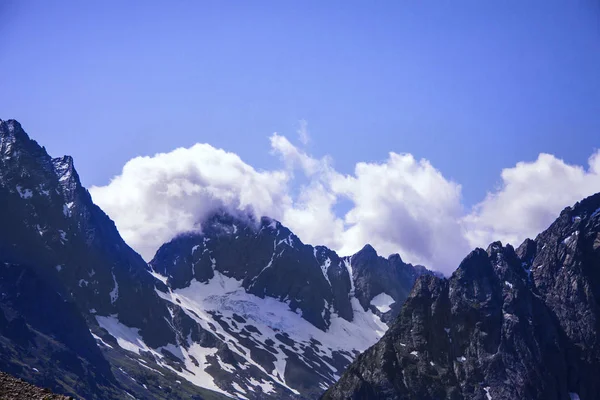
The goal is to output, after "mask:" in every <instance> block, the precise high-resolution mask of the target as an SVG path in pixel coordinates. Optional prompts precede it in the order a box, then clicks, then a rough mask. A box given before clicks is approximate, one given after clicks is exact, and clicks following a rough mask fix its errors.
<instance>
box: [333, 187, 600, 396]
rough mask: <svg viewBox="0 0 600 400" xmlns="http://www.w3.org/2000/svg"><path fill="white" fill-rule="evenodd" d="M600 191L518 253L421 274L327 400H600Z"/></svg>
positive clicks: (483, 256) (507, 250)
mask: <svg viewBox="0 0 600 400" xmlns="http://www.w3.org/2000/svg"><path fill="white" fill-rule="evenodd" d="M599 207H600V195H598V194H597V195H594V196H591V197H589V198H586V199H584V200H582V201H581V202H579V203H577V204H576V205H574V206H573V207H568V208H566V209H565V210H563V212H562V213H561V214H560V216H559V217H558V218H557V219H556V221H555V222H554V223H552V224H551V225H550V227H549V228H548V229H547V230H545V231H544V232H542V233H540V234H539V235H538V236H537V237H536V239H535V240H531V239H527V240H525V241H524V242H523V244H521V245H520V246H519V247H518V248H517V250H515V249H514V248H513V247H512V246H510V245H506V246H503V245H502V243H500V242H494V243H491V244H490V245H489V246H488V248H487V250H483V249H475V250H474V251H472V252H471V253H470V254H469V255H468V256H467V257H465V259H464V260H463V261H462V262H461V264H460V265H459V267H458V268H457V270H456V271H455V272H454V273H453V274H452V276H451V277H450V278H449V279H439V278H436V277H432V276H428V275H424V276H421V277H419V278H418V279H417V281H416V283H415V285H414V287H413V290H412V292H411V293H410V295H409V297H408V298H407V300H406V302H405V304H404V307H403V308H402V310H401V312H400V314H399V317H398V319H397V320H396V321H395V323H394V324H393V325H392V327H391V328H390V330H388V332H387V333H386V334H385V335H384V337H383V338H382V339H381V340H380V341H379V342H378V343H377V344H376V345H375V346H373V347H372V348H370V349H369V350H368V351H367V352H365V353H364V354H362V355H360V356H359V357H358V358H357V360H356V361H355V362H354V363H353V364H352V365H351V366H350V367H349V368H348V369H347V371H346V373H345V374H344V376H343V377H342V378H341V379H340V380H339V381H338V382H337V383H336V384H335V385H334V386H333V387H332V388H331V389H330V390H329V391H328V392H327V393H326V394H325V396H324V397H323V398H324V399H328V400H329V399H360V398H369V399H388V398H418V399H430V400H433V399H457V400H461V399H474V400H475V399H477V400H479V399H486V398H487V399H490V398H493V399H513V398H519V399H531V400H534V399H542V398H543V399H550V400H562V399H569V398H571V399H574V398H577V399H595V398H598V397H600V384H598V381H597V376H598V373H600V347H599V346H598V343H599V341H598V333H597V332H598V331H599V329H600V314H599V311H598V308H597V304H598V303H599V300H600V273H599V272H598V268H597V267H598V265H600V251H598V249H600V211H599Z"/></svg>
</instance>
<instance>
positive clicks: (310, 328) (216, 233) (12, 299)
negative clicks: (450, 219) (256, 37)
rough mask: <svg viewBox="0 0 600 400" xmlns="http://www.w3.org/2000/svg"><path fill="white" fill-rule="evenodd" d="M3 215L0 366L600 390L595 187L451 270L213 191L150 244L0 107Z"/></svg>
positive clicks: (317, 382) (279, 383) (585, 397)
mask: <svg viewBox="0 0 600 400" xmlns="http://www.w3.org/2000/svg"><path fill="white" fill-rule="evenodd" d="M132 212H135V210H132ZM0 221H1V223H0V370H1V371H3V372H5V373H8V374H10V375H13V376H15V377H18V378H21V379H23V380H25V381H27V382H30V383H33V384H35V385H37V386H40V387H46V388H49V389H51V390H52V391H54V392H55V393H59V394H65V395H71V396H74V397H77V398H82V399H123V398H137V399H226V398H238V399H317V398H322V399H324V400H333V399H356V400H358V399H431V400H434V399H449V400H462V399H465V400H466V399H473V400H490V399H494V400H498V399H531V400H534V399H550V400H555V399H556V400H559V399H564V400H568V399H571V400H578V399H581V400H589V399H597V398H600V383H598V382H597V381H596V379H595V378H596V376H598V374H599V373H600V348H599V346H598V340H599V337H598V333H597V332H598V331H599V330H600V329H599V328H600V326H599V324H600V315H599V312H600V311H599V305H600V194H597V195H594V196H591V197H589V198H586V199H584V200H582V201H580V202H579V203H577V204H575V205H574V206H573V207H567V208H566V209H564V210H563V212H562V213H561V214H560V216H559V217H558V219H557V220H556V221H555V222H554V223H553V224H552V225H551V226H550V227H549V228H548V229H547V230H546V231H544V232H542V233H540V234H539V235H538V236H537V237H536V238H535V239H533V240H532V239H527V240H525V241H524V242H523V243H522V244H521V245H520V246H518V247H517V248H514V247H513V246H511V245H509V244H506V245H503V244H502V243H500V242H494V243H492V244H490V245H489V247H488V248H487V249H486V250H484V249H480V248H478V249H475V250H474V251H472V252H471V253H470V254H468V255H467V256H466V258H465V259H464V260H463V261H462V263H460V265H459V266H458V268H457V269H456V271H455V272H454V273H453V274H452V276H450V277H449V278H445V277H443V276H441V275H440V274H437V273H434V272H432V271H430V270H428V269H426V268H425V267H423V266H420V265H411V264H408V263H405V262H404V261H403V260H402V258H401V257H400V255H398V254H394V255H391V256H389V257H387V258H385V257H381V256H380V255H378V254H377V252H376V251H375V249H373V247H371V246H370V245H365V246H364V248H363V249H362V250H361V251H359V252H358V253H356V254H354V255H352V256H340V255H338V254H337V253H336V252H335V251H333V250H331V249H328V248H327V247H324V246H316V247H313V246H311V245H308V244H304V243H302V241H301V240H300V239H299V238H298V237H297V236H296V235H294V234H293V233H292V232H291V231H290V230H289V229H288V228H286V227H285V226H283V225H282V224H281V223H280V222H278V221H276V220H274V219H272V218H269V217H266V216H262V217H257V216H254V215H253V214H252V213H247V212H243V211H240V210H229V209H224V208H223V209H218V210H216V211H214V212H213V213H212V214H210V215H208V216H207V217H206V218H205V219H204V220H202V221H199V223H200V226H201V228H200V229H199V230H197V231H193V232H187V233H185V234H181V235H179V236H177V237H174V238H172V240H170V241H169V242H168V243H165V244H163V245H162V246H161V247H160V248H159V249H158V251H157V252H156V254H155V256H154V257H153V259H152V260H151V261H150V262H149V263H147V262H146V261H144V260H143V259H142V257H141V256H140V255H138V254H137V253H136V252H135V251H134V250H133V249H131V248H130V247H129V246H128V245H127V244H126V243H125V242H124V241H123V239H122V238H121V236H120V235H119V232H118V230H117V228H116V226H115V224H114V223H113V221H112V220H111V219H110V218H109V217H108V216H107V215H106V214H105V213H104V212H103V211H102V210H101V209H100V208H99V207H97V206H96V205H95V204H94V202H93V200H92V198H91V196H90V194H89V193H88V191H87V190H86V189H85V188H84V187H83V186H82V185H81V182H80V179H79V176H78V174H77V172H76V170H75V168H74V163H73V160H72V158H71V157H68V156H65V157H59V158H52V157H50V156H49V155H48V153H47V152H46V150H45V149H44V148H43V147H41V146H40V145H39V144H38V143H37V142H35V141H34V140H32V139H30V138H29V136H28V135H27V134H26V133H25V131H24V130H23V128H22V127H21V125H20V124H19V123H18V122H17V121H14V120H8V121H1V120H0Z"/></svg>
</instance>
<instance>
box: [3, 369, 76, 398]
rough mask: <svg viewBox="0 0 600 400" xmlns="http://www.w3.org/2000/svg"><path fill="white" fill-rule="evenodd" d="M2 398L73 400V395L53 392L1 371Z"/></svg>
mask: <svg viewBox="0 0 600 400" xmlns="http://www.w3.org/2000/svg"><path fill="white" fill-rule="evenodd" d="M0 399H2V400H34V399H35V400H71V399H73V397H69V396H63V395H60V394H53V393H52V392H51V391H50V390H49V389H43V388H40V387H37V386H34V385H32V384H29V383H27V382H25V381H23V380H21V379H18V378H14V377H12V376H10V375H8V374H5V373H3V372H0Z"/></svg>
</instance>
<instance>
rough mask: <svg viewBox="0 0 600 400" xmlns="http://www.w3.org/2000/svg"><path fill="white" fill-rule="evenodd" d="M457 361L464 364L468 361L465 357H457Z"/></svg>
mask: <svg viewBox="0 0 600 400" xmlns="http://www.w3.org/2000/svg"><path fill="white" fill-rule="evenodd" d="M456 361H458V362H460V363H463V362H465V361H467V359H466V358H465V356H460V357H456Z"/></svg>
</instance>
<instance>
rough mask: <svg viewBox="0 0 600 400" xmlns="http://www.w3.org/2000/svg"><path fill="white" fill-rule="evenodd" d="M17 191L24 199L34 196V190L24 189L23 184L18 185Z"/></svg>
mask: <svg viewBox="0 0 600 400" xmlns="http://www.w3.org/2000/svg"><path fill="white" fill-rule="evenodd" d="M17 192H19V196H21V198H22V199H30V198H32V197H33V191H32V190H31V189H23V188H22V187H21V185H17Z"/></svg>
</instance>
